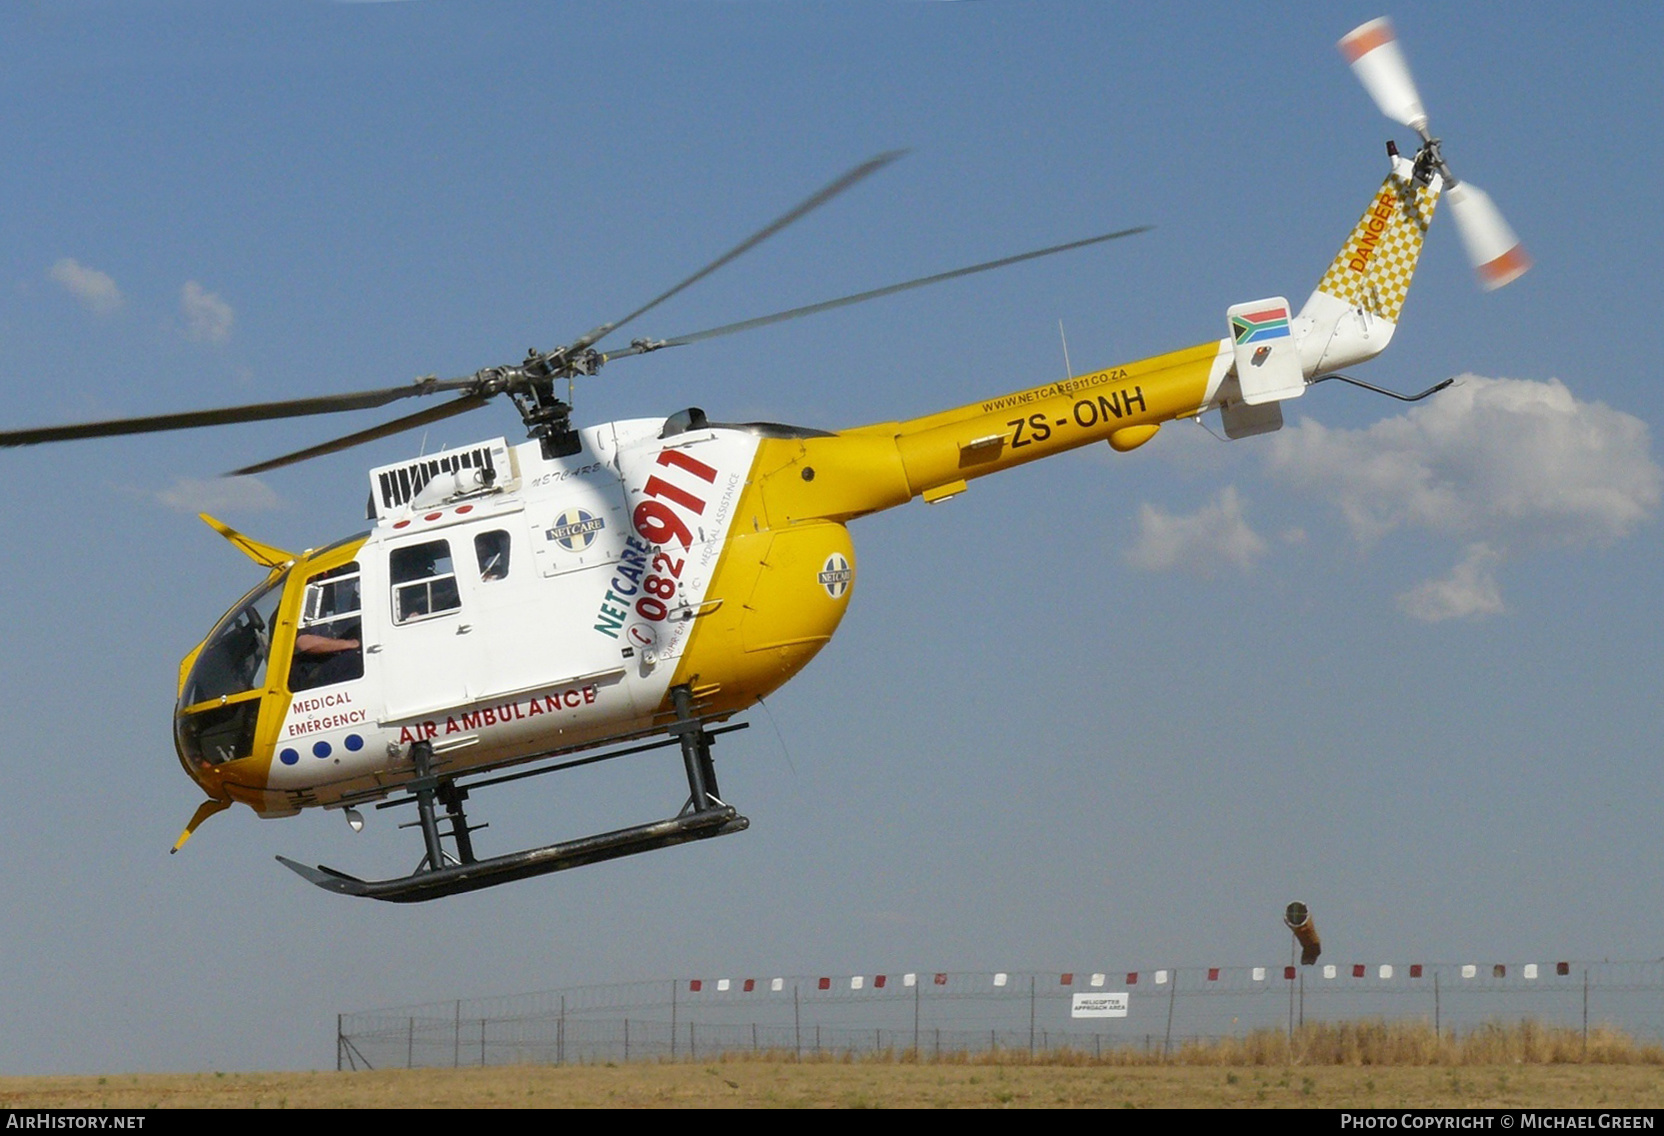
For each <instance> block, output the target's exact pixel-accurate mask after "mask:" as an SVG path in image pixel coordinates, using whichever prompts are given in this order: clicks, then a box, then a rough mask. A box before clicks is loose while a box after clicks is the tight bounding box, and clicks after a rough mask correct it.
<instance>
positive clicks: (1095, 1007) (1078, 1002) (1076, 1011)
mask: <svg viewBox="0 0 1664 1136" xmlns="http://www.w3.org/2000/svg"><path fill="white" fill-rule="evenodd" d="M1130 1001H1131V997H1130V995H1129V994H1128V993H1127V992H1126V991H1125V990H1122V991H1120V992H1118V993H1102V994H1098V993H1077V994H1076V995H1075V996H1074V999H1073V1000H1072V1002H1071V1003H1070V1005H1069V1016H1070V1017H1071V1018H1124V1017H1126V1016H1127V1007H1128V1005H1129V1004H1130Z"/></svg>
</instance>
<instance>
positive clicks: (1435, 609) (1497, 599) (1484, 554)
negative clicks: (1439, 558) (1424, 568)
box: [1398, 543, 1506, 623]
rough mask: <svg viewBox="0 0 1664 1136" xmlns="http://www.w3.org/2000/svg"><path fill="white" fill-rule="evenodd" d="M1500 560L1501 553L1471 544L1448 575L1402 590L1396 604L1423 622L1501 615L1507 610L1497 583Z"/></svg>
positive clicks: (1487, 547) (1490, 548)
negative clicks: (1405, 590) (1497, 568)
mask: <svg viewBox="0 0 1664 1136" xmlns="http://www.w3.org/2000/svg"><path fill="white" fill-rule="evenodd" d="M1501 560H1502V556H1501V554H1500V553H1498V552H1497V551H1496V550H1495V549H1493V548H1492V547H1491V546H1490V545H1488V544H1484V543H1479V544H1470V545H1468V547H1467V550H1466V553H1465V554H1464V555H1463V557H1462V559H1461V560H1460V561H1458V562H1457V564H1456V566H1455V567H1454V568H1452V569H1451V570H1450V575H1448V576H1446V577H1445V578H1444V579H1442V580H1427V581H1425V582H1423V583H1421V584H1419V585H1417V586H1416V587H1414V588H1411V589H1410V590H1409V591H1407V592H1404V593H1403V594H1401V595H1400V596H1399V597H1398V606H1399V608H1400V609H1402V610H1403V611H1404V613H1405V614H1406V615H1409V616H1410V617H1411V618H1412V619H1419V620H1421V621H1422V622H1424V623H1438V622H1439V621H1440V620H1444V619H1477V618H1480V617H1482V616H1487V615H1501V614H1502V613H1503V612H1504V611H1505V610H1506V608H1504V606H1503V603H1502V589H1501V588H1499V587H1498V586H1497V582H1496V567H1497V564H1498V563H1500V562H1501Z"/></svg>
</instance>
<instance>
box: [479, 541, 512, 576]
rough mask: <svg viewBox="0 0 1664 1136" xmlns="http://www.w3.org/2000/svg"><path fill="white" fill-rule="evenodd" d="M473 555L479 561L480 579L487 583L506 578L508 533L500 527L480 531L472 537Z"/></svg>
mask: <svg viewBox="0 0 1664 1136" xmlns="http://www.w3.org/2000/svg"><path fill="white" fill-rule="evenodd" d="M474 556H475V558H476V559H477V560H478V561H479V565H480V579H481V580H483V581H485V582H487V583H489V582H490V581H492V580H505V579H507V578H508V533H506V532H504V531H503V530H502V529H497V530H495V531H493V532H486V533H480V535H479V536H476V537H475V538H474Z"/></svg>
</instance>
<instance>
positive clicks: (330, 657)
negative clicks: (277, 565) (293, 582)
mask: <svg viewBox="0 0 1664 1136" xmlns="http://www.w3.org/2000/svg"><path fill="white" fill-rule="evenodd" d="M362 637H363V620H362V618H361V615H360V611H359V592H358V564H357V562H356V561H355V562H353V563H351V564H343V565H341V566H340V567H339V568H332V569H330V570H329V571H328V572H321V573H319V574H318V575H316V576H312V577H309V578H308V579H307V581H306V595H305V597H304V598H303V600H302V601H301V612H300V624H299V626H298V627H297V628H296V629H295V656H294V660H293V662H291V664H290V666H289V689H290V690H291V691H297V690H311V689H312V688H313V687H317V686H330V685H332V684H334V683H338V682H350V681H351V680H353V679H355V678H363V677H364V644H363V638H362Z"/></svg>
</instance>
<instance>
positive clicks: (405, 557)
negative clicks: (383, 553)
mask: <svg viewBox="0 0 1664 1136" xmlns="http://www.w3.org/2000/svg"><path fill="white" fill-rule="evenodd" d="M388 567H389V570H390V571H391V574H392V583H393V622H394V623H414V622H416V621H417V620H420V619H431V618H433V617H434V616H437V615H444V614H445V613H446V612H448V611H455V610H456V609H457V608H459V607H461V606H462V597H461V595H459V594H458V592H457V588H456V569H455V568H454V567H453V566H452V563H451V546H450V542H449V541H443V540H431V541H428V542H427V543H426V544H413V545H410V546H409V547H407V548H396V549H394V550H393V555H392V557H391V558H390V559H389V561H388Z"/></svg>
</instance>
